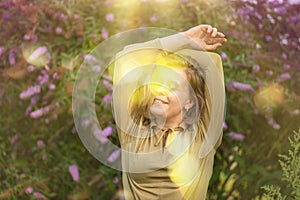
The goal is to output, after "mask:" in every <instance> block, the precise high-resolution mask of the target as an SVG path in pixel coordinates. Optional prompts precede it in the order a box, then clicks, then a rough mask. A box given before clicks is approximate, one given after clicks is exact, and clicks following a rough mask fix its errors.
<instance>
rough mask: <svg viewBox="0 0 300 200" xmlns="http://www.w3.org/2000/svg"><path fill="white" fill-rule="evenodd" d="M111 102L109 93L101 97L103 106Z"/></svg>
mask: <svg viewBox="0 0 300 200" xmlns="http://www.w3.org/2000/svg"><path fill="white" fill-rule="evenodd" d="M111 100H112V94H111V93H109V94H107V95H105V96H104V97H103V99H102V103H103V104H106V103H108V102H110V101H111Z"/></svg>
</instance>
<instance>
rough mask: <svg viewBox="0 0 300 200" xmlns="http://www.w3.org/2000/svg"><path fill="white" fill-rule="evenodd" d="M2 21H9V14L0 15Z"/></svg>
mask: <svg viewBox="0 0 300 200" xmlns="http://www.w3.org/2000/svg"><path fill="white" fill-rule="evenodd" d="M2 19H3V20H9V19H10V14H9V13H8V12H5V13H3V14H2Z"/></svg>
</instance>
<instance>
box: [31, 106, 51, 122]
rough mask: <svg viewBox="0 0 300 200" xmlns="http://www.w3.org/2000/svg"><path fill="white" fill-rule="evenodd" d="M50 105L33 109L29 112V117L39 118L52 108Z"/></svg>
mask: <svg viewBox="0 0 300 200" xmlns="http://www.w3.org/2000/svg"><path fill="white" fill-rule="evenodd" d="M52 107H53V106H52V105H49V106H46V107H43V108H40V109H38V110H35V111H33V112H31V113H30V117H31V118H33V119H36V118H39V117H41V116H43V115H45V114H47V113H48V112H49V111H50V110H51V109H52Z"/></svg>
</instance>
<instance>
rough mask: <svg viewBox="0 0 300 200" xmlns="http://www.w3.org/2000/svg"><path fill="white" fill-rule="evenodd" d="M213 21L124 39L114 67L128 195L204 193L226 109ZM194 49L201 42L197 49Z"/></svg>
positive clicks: (199, 196)
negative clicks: (154, 36)
mask: <svg viewBox="0 0 300 200" xmlns="http://www.w3.org/2000/svg"><path fill="white" fill-rule="evenodd" d="M224 42H226V39H225V36H224V34H222V33H220V32H218V31H217V29H216V28H212V27H211V26H209V25H199V26H196V27H194V28H191V29H189V30H187V31H186V32H183V33H179V34H175V35H172V36H169V37H166V38H161V39H156V40H153V41H149V42H146V43H142V44H134V45H130V46H127V47H126V48H125V49H124V51H123V52H121V53H120V54H119V55H118V56H117V57H116V60H115V65H114V70H113V80H114V93H113V108H114V117H115V120H116V124H117V126H118V134H119V138H120V142H121V148H122V171H123V186H124V195H125V198H126V199H128V200H131V199H142V200H143V199H147V200H148V199H149V200H151V199H164V200H165V199H189V200H190V199H195V200H196V199H197V200H198V199H205V197H206V193H207V188H208V183H209V179H210V177H211V175H212V169H213V158H214V154H215V150H216V149H217V147H218V146H219V145H220V142H221V136H222V121H223V116H224V101H225V99H224V96H225V95H224V84H223V72H222V65H221V59H220V56H218V55H217V54H215V53H208V52H205V51H201V50H214V49H216V48H217V47H219V46H221V45H222V43H224ZM195 49H197V50H195Z"/></svg>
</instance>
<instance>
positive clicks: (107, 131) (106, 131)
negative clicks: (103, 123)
mask: <svg viewBox="0 0 300 200" xmlns="http://www.w3.org/2000/svg"><path fill="white" fill-rule="evenodd" d="M113 131H114V129H113V128H112V127H111V126H108V127H106V128H105V129H104V130H103V131H102V134H103V135H104V136H105V137H108V136H110V135H112V133H113Z"/></svg>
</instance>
